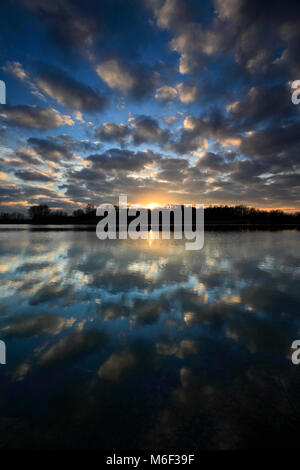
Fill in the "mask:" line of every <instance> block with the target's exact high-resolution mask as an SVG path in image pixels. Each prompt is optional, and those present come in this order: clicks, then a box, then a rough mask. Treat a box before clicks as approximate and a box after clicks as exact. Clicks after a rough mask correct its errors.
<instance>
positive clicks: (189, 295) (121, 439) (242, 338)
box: [0, 226, 300, 451]
mask: <svg viewBox="0 0 300 470" xmlns="http://www.w3.org/2000/svg"><path fill="white" fill-rule="evenodd" d="M22 228H23V230H22ZM19 229H20V230H17V229H16V228H13V227H3V226H2V227H0V252H1V264H0V305H1V308H0V339H1V340H3V341H5V343H6V347H7V364H6V365H1V366H0V448H63V449H66V448H76V449H78V448H84V449H86V448H99V449H106V450H109V449H110V450H111V449H114V450H118V449H130V448H131V449H132V448H138V449H178V450H179V449H182V450H190V451H193V450H197V449H198V450H200V449H241V448H262V449H269V448H276V449H278V448H288V447H298V430H299V425H300V394H299V392H300V364H299V366H296V365H293V363H292V361H291V354H292V350H291V344H292V342H293V341H294V340H295V339H300V282H299V281H300V251H299V240H300V232H299V231H298V232H297V231H293V230H290V231H289V230H286V231H278V232H272V231H251V232H231V231H226V232H221V231H218V232H213V231H210V232H207V233H206V234H205V242H204V248H203V249H202V250H200V251H186V250H185V249H184V241H180V240H179V241H174V240H164V241H161V240H152V239H151V238H150V237H149V240H140V241H132V240H128V241H127V240H125V241H119V240H116V241H115V240H112V241H100V240H98V239H97V238H96V235H95V232H92V231H72V230H68V231H63V230H60V231H54V230H52V231H44V230H42V231H39V230H37V229H35V230H31V229H30V227H22V226H20V227H19Z"/></svg>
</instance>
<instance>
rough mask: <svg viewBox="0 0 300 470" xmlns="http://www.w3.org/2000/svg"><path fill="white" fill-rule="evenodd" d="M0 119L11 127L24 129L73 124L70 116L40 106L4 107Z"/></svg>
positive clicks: (0, 112) (45, 128) (44, 128)
mask: <svg viewBox="0 0 300 470" xmlns="http://www.w3.org/2000/svg"><path fill="white" fill-rule="evenodd" d="M0 119H2V120H3V121H4V122H6V123H7V124H9V125H11V126H16V127H23V128H25V129H40V130H47V129H56V128H57V127H60V126H63V125H67V126H72V125H73V124H74V122H73V120H72V119H71V117H70V116H67V115H62V114H60V113H59V112H58V111H57V110H56V109H54V108H46V107H41V106H28V105H19V106H8V105H7V106H5V107H4V108H3V109H1V111H0Z"/></svg>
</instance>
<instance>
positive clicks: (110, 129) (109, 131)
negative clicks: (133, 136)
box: [96, 122, 131, 143]
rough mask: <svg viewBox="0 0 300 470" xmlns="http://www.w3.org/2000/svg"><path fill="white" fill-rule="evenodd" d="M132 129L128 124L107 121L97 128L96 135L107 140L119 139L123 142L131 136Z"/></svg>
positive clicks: (118, 140)
mask: <svg viewBox="0 0 300 470" xmlns="http://www.w3.org/2000/svg"><path fill="white" fill-rule="evenodd" d="M130 132H131V130H130V127H129V126H127V125H126V124H115V123H114V122H105V123H104V124H103V125H102V126H101V127H99V129H97V130H96V136H97V137H99V138H100V139H102V140H104V141H105V142H113V141H117V142H120V143H123V142H124V141H125V140H126V138H127V137H128V136H129V134H130Z"/></svg>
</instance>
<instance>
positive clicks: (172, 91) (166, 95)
mask: <svg viewBox="0 0 300 470" xmlns="http://www.w3.org/2000/svg"><path fill="white" fill-rule="evenodd" d="M176 98H177V90H176V88H172V87H170V86H167V85H164V86H162V87H161V88H158V89H157V90H156V93H155V99H157V100H162V101H174V100H175V99H176Z"/></svg>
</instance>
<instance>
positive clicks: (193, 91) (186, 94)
mask: <svg viewBox="0 0 300 470" xmlns="http://www.w3.org/2000/svg"><path fill="white" fill-rule="evenodd" d="M176 90H177V92H178V96H179V100H180V101H181V103H185V104H189V103H194V101H196V99H197V97H198V88H197V87H195V86H191V85H186V84H184V83H178V84H177V85H176Z"/></svg>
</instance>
